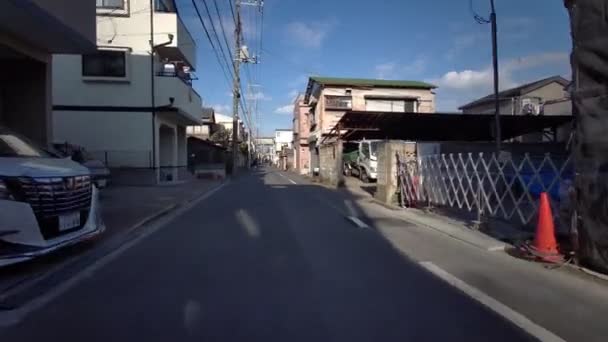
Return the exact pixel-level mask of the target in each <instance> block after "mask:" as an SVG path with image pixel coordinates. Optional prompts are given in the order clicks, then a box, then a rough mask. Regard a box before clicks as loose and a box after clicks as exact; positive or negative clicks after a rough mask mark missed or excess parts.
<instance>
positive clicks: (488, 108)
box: [458, 76, 572, 142]
mask: <svg viewBox="0 0 608 342" xmlns="http://www.w3.org/2000/svg"><path fill="white" fill-rule="evenodd" d="M569 84H570V81H568V80H566V79H565V78H563V77H561V76H551V77H547V78H544V79H541V80H537V81H534V82H530V83H526V84H524V85H521V86H519V87H515V88H511V89H507V90H503V91H501V92H499V93H498V97H499V112H500V115H540V114H541V113H543V112H545V113H546V114H545V115H565V114H566V115H572V111H571V109H570V111H569V113H568V110H566V112H564V111H563V108H561V109H560V106H562V107H563V106H564V105H563V103H562V102H563V100H564V99H567V98H568V97H569V95H568V91H567V87H568V85H569ZM545 107H547V108H546V109H545ZM566 108H567V105H566ZM458 109H460V110H461V111H462V113H463V114H494V112H495V105H494V95H493V94H491V95H488V96H485V97H482V98H480V99H477V100H475V101H473V102H470V103H467V104H465V105H463V106H461V107H460V108H458ZM553 112H555V114H550V113H553ZM569 130H570V128H569V127H560V128H559V129H558V131H559V132H558V134H557V137H554V138H556V140H557V141H563V139H565V137H566V136H569ZM516 140H517V141H521V142H543V141H547V140H553V137H552V138H549V137H547V136H546V134H544V133H542V132H539V133H532V134H527V135H525V136H522V137H519V138H516Z"/></svg>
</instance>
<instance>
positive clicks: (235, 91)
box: [232, 0, 241, 176]
mask: <svg viewBox="0 0 608 342" xmlns="http://www.w3.org/2000/svg"><path fill="white" fill-rule="evenodd" d="M235 7H236V8H235V10H236V14H235V15H236V23H235V25H234V37H235V44H234V61H232V63H233V66H234V83H233V85H232V175H233V176H234V175H236V170H237V164H238V149H239V143H238V138H239V100H240V98H241V75H240V69H241V0H236V4H235Z"/></svg>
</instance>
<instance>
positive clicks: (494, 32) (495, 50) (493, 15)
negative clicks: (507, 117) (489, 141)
mask: <svg viewBox="0 0 608 342" xmlns="http://www.w3.org/2000/svg"><path fill="white" fill-rule="evenodd" d="M490 3H491V6H492V13H491V14H490V21H491V23H492V65H493V68H494V120H495V130H496V133H495V135H496V154H497V156H498V154H500V148H501V143H502V134H501V133H502V132H501V128H500V99H499V96H498V38H497V35H498V29H497V25H496V8H495V7H494V0H490Z"/></svg>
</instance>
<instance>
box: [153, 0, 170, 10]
mask: <svg viewBox="0 0 608 342" xmlns="http://www.w3.org/2000/svg"><path fill="white" fill-rule="evenodd" d="M154 11H155V12H164V13H175V7H174V6H173V0H154Z"/></svg>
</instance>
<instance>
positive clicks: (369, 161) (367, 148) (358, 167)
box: [342, 140, 382, 183]
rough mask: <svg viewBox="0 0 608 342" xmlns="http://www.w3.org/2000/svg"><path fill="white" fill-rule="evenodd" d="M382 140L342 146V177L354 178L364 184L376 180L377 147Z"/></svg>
mask: <svg viewBox="0 0 608 342" xmlns="http://www.w3.org/2000/svg"><path fill="white" fill-rule="evenodd" d="M381 143H382V140H362V141H357V142H349V143H345V144H344V150H343V152H344V153H343V155H342V161H343V163H344V175H346V176H356V177H359V179H361V181H363V182H364V183H369V182H372V181H376V180H377V179H378V147H379V146H380V144H381Z"/></svg>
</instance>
